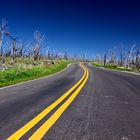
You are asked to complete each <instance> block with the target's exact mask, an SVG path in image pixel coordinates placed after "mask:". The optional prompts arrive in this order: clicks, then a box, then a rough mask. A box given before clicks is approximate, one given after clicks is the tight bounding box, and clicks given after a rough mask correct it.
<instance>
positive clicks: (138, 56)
mask: <svg viewBox="0 0 140 140" xmlns="http://www.w3.org/2000/svg"><path fill="white" fill-rule="evenodd" d="M135 66H136V69H137V70H140V48H137V49H136V61H135Z"/></svg>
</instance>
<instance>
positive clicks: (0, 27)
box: [0, 19, 7, 56]
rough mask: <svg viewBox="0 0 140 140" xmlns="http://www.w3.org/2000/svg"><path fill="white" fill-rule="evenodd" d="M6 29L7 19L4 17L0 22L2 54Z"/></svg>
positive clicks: (0, 54)
mask: <svg viewBox="0 0 140 140" xmlns="http://www.w3.org/2000/svg"><path fill="white" fill-rule="evenodd" d="M6 29H7V21H6V20H4V19H3V20H2V21H1V23H0V56H2V55H3V48H2V44H3V37H4V34H5V32H6Z"/></svg>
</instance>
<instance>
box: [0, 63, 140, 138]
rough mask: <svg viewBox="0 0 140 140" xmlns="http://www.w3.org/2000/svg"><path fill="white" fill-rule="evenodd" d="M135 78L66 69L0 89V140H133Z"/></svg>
mask: <svg viewBox="0 0 140 140" xmlns="http://www.w3.org/2000/svg"><path fill="white" fill-rule="evenodd" d="M139 85H140V76H139V75H134V74H128V73H122V72H117V71H112V70H107V69H101V68H94V67H92V65H89V64H88V63H84V64H81V63H80V64H78V63H76V64H72V65H70V66H69V68H68V69H66V70H65V71H63V72H61V73H59V74H56V75H53V76H50V77H47V78H42V79H38V80H35V81H32V82H28V83H24V84H20V85H15V86H11V87H7V88H1V89H0V112H1V113H0V139H1V140H5V139H7V140H18V139H23V140H25V139H29V140H39V139H44V140H45V139H47V140H74V139H76V140H88V139H89V140H94V139H95V140H139V139H140V133H139V130H140V109H139V108H140V86H139Z"/></svg>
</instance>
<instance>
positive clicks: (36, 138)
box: [7, 64, 89, 140]
mask: <svg viewBox="0 0 140 140" xmlns="http://www.w3.org/2000/svg"><path fill="white" fill-rule="evenodd" d="M80 66H81V67H82V68H83V70H84V74H83V76H82V77H81V79H80V80H79V81H78V82H77V83H76V84H75V85H73V86H72V87H71V88H70V89H69V90H68V91H67V92H66V93H64V94H63V95H62V96H61V97H60V98H58V99H57V100H56V101H55V102H54V103H52V104H51V105H50V106H48V107H47V108H46V109H44V110H43V111H42V112H41V113H40V114H38V115H37V116H36V117H34V118H33V119H32V120H31V121H29V122H28V123H27V124H25V125H24V126H23V127H21V128H20V129H19V130H17V131H16V132H15V133H13V134H12V135H11V136H10V137H8V139H7V140H18V139H20V138H21V137H22V136H23V135H24V134H25V133H26V132H28V131H29V130H30V129H31V128H32V127H34V126H35V125H36V124H37V123H38V122H39V121H41V120H42V119H43V118H44V117H45V116H46V115H47V114H48V113H49V112H50V111H52V110H53V109H54V108H55V107H56V106H57V105H59V104H60V103H61V102H62V101H63V100H64V99H65V98H66V97H67V96H68V95H70V94H71V93H72V92H73V91H74V90H75V91H74V92H73V93H72V95H71V96H70V97H69V98H68V99H67V100H66V101H65V102H64V103H63V104H62V105H61V106H60V107H59V108H58V109H57V110H56V111H55V112H54V113H53V114H52V115H51V116H50V118H49V119H48V120H47V121H46V122H45V123H44V124H42V125H41V126H40V127H39V129H37V130H36V131H35V132H34V133H33V135H32V136H31V137H30V138H29V140H40V139H41V138H42V137H43V136H44V135H45V134H46V133H47V131H48V130H49V129H50V128H51V127H52V125H53V124H54V123H55V122H56V121H57V120H58V118H59V117H60V116H61V115H62V113H63V112H64V111H65V110H66V109H67V107H68V106H69V105H70V104H71V103H72V101H73V100H74V99H75V98H76V96H77V95H78V93H79V92H80V91H81V89H82V88H83V86H84V85H85V83H86V82H87V80H88V76H89V72H88V70H87V69H86V68H85V67H84V66H83V65H81V64H80Z"/></svg>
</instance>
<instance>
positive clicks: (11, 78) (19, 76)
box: [0, 60, 70, 87]
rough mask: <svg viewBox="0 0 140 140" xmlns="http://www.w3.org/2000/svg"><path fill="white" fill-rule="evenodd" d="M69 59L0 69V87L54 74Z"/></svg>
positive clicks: (63, 66)
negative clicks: (53, 63) (49, 63)
mask: <svg viewBox="0 0 140 140" xmlns="http://www.w3.org/2000/svg"><path fill="white" fill-rule="evenodd" d="M69 63H70V61H66V60H62V61H59V62H57V63H55V65H50V66H49V65H44V64H40V65H36V66H32V65H31V66H28V67H27V66H26V65H25V66H24V67H23V66H19V67H13V68H10V69H8V70H5V71H0V87H4V86H8V85H13V84H16V83H20V82H23V81H28V80H31V79H36V78H40V77H44V76H47V75H50V74H54V73H56V72H59V71H61V70H63V69H64V68H66V66H67V65H68V64H69Z"/></svg>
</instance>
